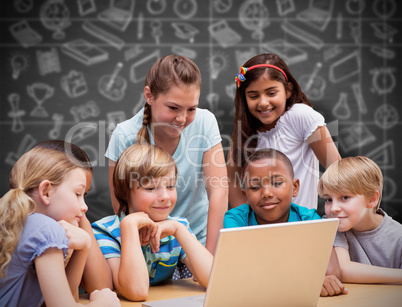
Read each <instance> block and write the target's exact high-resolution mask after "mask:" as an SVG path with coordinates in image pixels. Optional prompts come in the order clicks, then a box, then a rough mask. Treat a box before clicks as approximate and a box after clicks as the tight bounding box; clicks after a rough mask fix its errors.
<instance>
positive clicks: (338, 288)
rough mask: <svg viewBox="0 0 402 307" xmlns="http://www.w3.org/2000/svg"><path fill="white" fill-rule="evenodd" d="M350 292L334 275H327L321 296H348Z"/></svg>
mask: <svg viewBox="0 0 402 307" xmlns="http://www.w3.org/2000/svg"><path fill="white" fill-rule="evenodd" d="M348 292H349V290H348V289H347V288H345V286H344V285H343V284H342V283H341V282H340V280H339V279H338V278H336V277H335V276H334V275H327V276H325V278H324V282H323V284H322V288H321V293H320V296H333V295H338V294H347V293H348Z"/></svg>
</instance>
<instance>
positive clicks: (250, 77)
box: [231, 53, 312, 166]
mask: <svg viewBox="0 0 402 307" xmlns="http://www.w3.org/2000/svg"><path fill="white" fill-rule="evenodd" d="M258 64H271V65H275V66H277V67H279V68H280V69H282V70H283V71H284V72H285V74H286V76H287V78H288V81H286V78H285V76H284V75H283V74H282V73H281V72H280V71H279V70H277V69H274V68H266V67H260V68H255V69H252V70H250V71H248V72H247V74H246V75H245V77H246V80H245V81H243V82H241V84H240V87H238V88H237V89H236V96H235V100H234V105H235V116H234V120H233V122H234V132H233V134H232V137H231V140H232V142H231V153H232V158H233V161H234V162H235V163H237V165H239V166H241V165H243V163H244V160H245V158H246V157H248V156H250V155H251V154H252V153H253V152H254V150H255V148H256V146H257V138H256V137H255V135H256V134H257V130H258V128H259V127H260V126H261V122H260V121H259V120H258V119H257V118H255V117H254V116H253V115H252V114H251V112H250V110H249V109H248V106H247V100H246V95H245V92H246V88H247V87H248V86H249V85H250V84H251V83H252V82H254V81H256V80H258V79H259V78H260V77H261V76H262V75H263V74H267V75H268V77H269V78H270V79H271V80H274V81H278V82H281V83H282V84H283V86H284V87H285V90H289V91H290V90H291V92H292V94H291V95H290V97H289V98H288V99H287V100H286V110H289V109H290V108H291V107H292V106H293V105H294V104H295V103H304V104H306V105H308V106H310V107H312V104H311V103H310V101H309V100H308V99H307V97H306V95H305V94H304V93H303V91H302V90H301V88H300V85H299V84H298V83H297V81H296V79H295V78H294V77H293V75H292V73H291V72H290V70H289V68H288V66H287V65H286V63H285V62H284V61H283V60H282V59H281V58H280V57H279V56H278V55H276V54H274V53H264V54H259V55H256V56H254V57H252V58H251V59H249V60H248V61H247V62H246V63H244V65H243V67H251V66H254V65H258ZM290 83H291V84H292V85H293V88H292V87H291V85H289V84H290ZM250 136H254V137H253V138H251V139H249V138H250ZM248 139H249V142H247V140H248ZM246 142H247V143H246Z"/></svg>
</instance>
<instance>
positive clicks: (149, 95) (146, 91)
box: [144, 85, 154, 105]
mask: <svg viewBox="0 0 402 307" xmlns="http://www.w3.org/2000/svg"><path fill="white" fill-rule="evenodd" d="M153 97H154V96H153V95H152V93H151V89H150V88H149V86H148V85H147V86H145V87H144V98H145V100H146V101H147V103H148V104H149V105H151V104H152V99H153Z"/></svg>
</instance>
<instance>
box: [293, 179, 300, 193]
mask: <svg viewBox="0 0 402 307" xmlns="http://www.w3.org/2000/svg"><path fill="white" fill-rule="evenodd" d="M299 188H300V180H299V179H297V178H296V179H294V180H293V197H296V196H297V195H298V194H299Z"/></svg>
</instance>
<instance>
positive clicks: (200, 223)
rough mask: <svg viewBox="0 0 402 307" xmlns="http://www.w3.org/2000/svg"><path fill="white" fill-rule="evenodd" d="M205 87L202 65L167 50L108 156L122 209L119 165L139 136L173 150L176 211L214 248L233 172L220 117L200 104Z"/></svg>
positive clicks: (116, 133)
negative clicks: (140, 104)
mask: <svg viewBox="0 0 402 307" xmlns="http://www.w3.org/2000/svg"><path fill="white" fill-rule="evenodd" d="M200 93H201V73H200V70H199V68H198V67H197V65H196V64H195V63H194V62H193V61H191V60H189V59H188V58H186V57H183V56H179V55H168V56H163V57H162V58H160V59H159V60H158V61H156V63H155V64H154V65H153V66H152V67H151V69H150V70H149V71H148V73H147V76H146V79H145V87H144V97H145V100H146V103H145V105H144V108H143V109H141V110H140V111H139V112H138V113H137V114H136V115H135V116H134V117H132V118H131V119H128V120H126V121H124V122H122V123H120V124H118V125H117V127H116V129H115V130H114V131H113V135H112V136H111V139H110V142H109V146H108V149H107V151H106V154H105V156H106V157H107V158H108V159H109V160H110V161H109V166H110V168H109V186H110V191H111V198H112V205H113V209H114V211H115V213H117V211H118V208H119V203H118V201H117V199H116V197H115V195H114V190H113V171H114V168H115V162H116V161H117V159H118V158H119V156H120V155H121V153H122V152H123V151H124V150H125V149H126V148H127V147H129V146H130V145H132V144H134V143H137V142H138V143H150V144H154V145H156V146H159V147H161V148H162V149H164V150H165V151H167V152H168V153H169V154H170V155H171V156H172V157H173V158H174V160H175V162H176V164H177V168H178V178H177V184H176V188H177V205H176V207H175V208H174V210H173V211H172V213H171V216H181V217H185V218H187V219H188V220H189V222H190V226H191V229H192V230H193V232H194V234H195V235H196V237H197V239H198V240H199V241H200V242H201V243H202V244H204V245H205V246H206V247H207V249H208V250H209V251H210V252H211V253H214V250H215V245H216V241H217V237H218V233H219V229H220V228H222V227H223V224H222V223H223V216H224V214H225V212H226V210H227V206H228V187H227V184H226V179H227V172H226V165H225V158H224V154H223V149H222V145H221V140H222V138H221V135H220V132H219V127H218V124H217V120H216V118H215V116H214V115H213V114H212V113H211V112H210V111H208V110H204V109H200V108H198V104H199V98H200Z"/></svg>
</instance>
